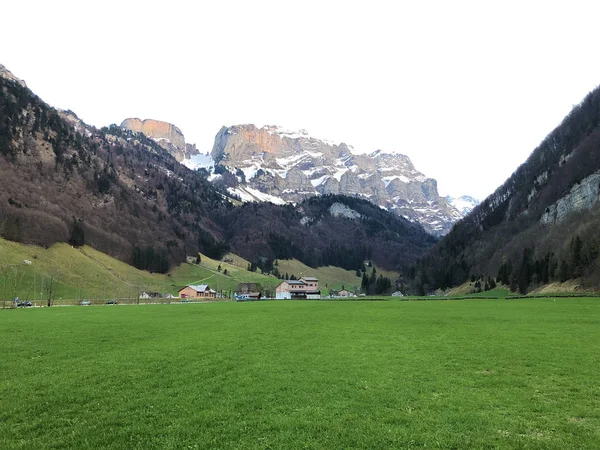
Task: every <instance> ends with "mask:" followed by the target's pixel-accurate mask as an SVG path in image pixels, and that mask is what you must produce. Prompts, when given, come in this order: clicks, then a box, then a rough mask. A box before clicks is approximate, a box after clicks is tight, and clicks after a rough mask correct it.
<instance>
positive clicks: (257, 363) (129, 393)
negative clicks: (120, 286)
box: [0, 298, 600, 449]
mask: <svg viewBox="0 0 600 450" xmlns="http://www.w3.org/2000/svg"><path fill="white" fill-rule="evenodd" d="M0 341H1V342H2V343H3V357H2V358H0V373H2V374H4V376H3V377H2V378H0V448H3V449H13V448H82V449H85V448H133V449H135V448H140V449H141V448H250V449H252V448H257V449H259V448H260V449H264V448H288V449H294V448H316V449H318V448H321V449H330V448H365V449H373V448H424V447H427V448H530V449H565V448H598V447H600V431H599V430H600V412H599V410H598V407H597V405H598V403H599V402H600V388H599V387H598V383H597V382H596V380H597V373H598V372H599V371H600V359H598V357H597V348H598V345H599V344H600V302H598V300H596V299H580V298H577V299H557V300H556V301H552V300H547V299H546V300H537V299H536V300H516V301H506V300H478V301H444V302H440V301H430V302H323V301H321V302H310V301H304V302H291V301H285V302H283V301H281V302H274V301H273V302H256V303H213V304H204V305H200V304H197V305H193V304H192V305H150V306H139V307H136V306H132V307H120V306H118V307H112V308H111V307H90V308H82V307H78V308H50V309H29V310H14V311H3V312H0Z"/></svg>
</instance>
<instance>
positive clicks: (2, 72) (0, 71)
mask: <svg viewBox="0 0 600 450" xmlns="http://www.w3.org/2000/svg"><path fill="white" fill-rule="evenodd" d="M0 77H2V78H6V79H7V80H11V81H15V82H17V83H18V84H20V85H21V86H23V87H27V84H26V83H25V81H23V80H21V79H20V78H17V77H15V76H14V75H13V73H12V72H11V71H10V70H8V69H7V68H6V67H4V66H3V65H2V64H0Z"/></svg>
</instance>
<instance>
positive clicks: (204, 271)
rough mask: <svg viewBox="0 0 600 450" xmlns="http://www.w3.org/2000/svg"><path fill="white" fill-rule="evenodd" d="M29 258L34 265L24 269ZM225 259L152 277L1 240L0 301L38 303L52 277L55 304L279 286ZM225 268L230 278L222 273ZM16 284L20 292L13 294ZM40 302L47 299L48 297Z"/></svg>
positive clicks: (67, 251) (335, 279)
mask: <svg viewBox="0 0 600 450" xmlns="http://www.w3.org/2000/svg"><path fill="white" fill-rule="evenodd" d="M25 259H26V260H29V261H31V262H32V264H31V265H25V264H23V260H25ZM225 259H227V260H231V261H232V262H231V263H225V262H222V261H217V260H214V259H211V258H209V257H207V256H204V255H202V257H201V262H200V264H199V265H196V264H190V263H184V264H181V265H180V266H178V267H175V268H173V269H172V270H171V271H170V272H169V273H168V274H167V275H162V274H151V273H149V272H146V271H143V270H138V269H136V268H135V267H132V266H129V265H127V264H125V263H123V262H121V261H119V260H116V259H114V258H112V257H110V256H108V255H106V254H104V253H101V252H98V251H96V250H94V249H93V248H91V247H88V246H84V247H82V248H79V249H77V248H73V247H71V246H70V245H68V244H55V245H53V246H51V247H50V248H48V249H44V248H42V247H37V246H29V245H23V244H19V243H16V242H11V241H6V240H4V239H1V238H0V301H5V300H6V301H8V299H10V298H11V297H14V296H18V297H19V298H20V299H22V300H31V301H37V302H38V303H39V302H40V291H41V290H43V289H42V282H43V283H44V284H45V285H46V286H47V284H48V280H49V278H50V277H54V279H55V291H56V294H55V298H56V299H57V300H59V299H75V300H77V299H100V300H104V299H105V298H108V299H109V298H137V296H138V295H139V294H140V293H141V292H143V291H154V292H164V293H167V292H169V293H171V294H174V295H176V294H177V291H178V289H180V288H181V287H182V286H185V285H186V284H201V283H206V284H208V285H209V286H210V287H211V288H213V289H215V290H219V291H220V290H223V291H232V290H234V289H235V287H236V286H237V285H238V284H239V283H244V282H248V283H249V282H252V283H259V284H260V285H261V286H262V287H263V288H271V289H272V288H274V287H275V286H276V285H277V284H279V282H280V280H278V279H276V278H275V277H272V276H266V275H263V274H261V273H260V272H248V271H247V267H248V261H246V260H244V259H243V258H240V257H239V256H236V255H233V254H229V255H226V257H225ZM278 264H279V266H278V268H279V270H280V272H282V273H285V272H287V273H288V274H290V275H291V274H294V275H296V276H300V275H301V274H302V275H303V276H315V277H317V278H319V284H320V286H321V288H322V289H321V290H322V292H323V293H324V294H326V293H327V292H328V290H329V288H336V289H339V288H341V286H342V285H343V286H344V287H346V288H347V289H350V288H352V287H360V282H361V279H360V278H359V277H357V276H356V274H355V272H354V271H348V270H344V269H341V268H339V267H320V268H318V269H313V268H311V267H308V266H306V265H304V264H302V263H301V262H299V261H297V260H280V261H279V262H278ZM219 265H220V266H221V271H220V272H219V271H218V267H219ZM225 269H227V275H224V273H223V272H224V271H225ZM369 270H371V269H370V268H369ZM377 273H378V274H379V273H381V274H383V275H385V276H389V277H392V280H394V279H395V277H396V276H397V275H396V274H395V273H393V272H387V271H382V270H381V269H379V268H377ZM15 283H16V290H15V289H13V287H14V286H15ZM13 291H14V292H13ZM42 297H43V298H45V294H43V295H42ZM59 302H60V301H59Z"/></svg>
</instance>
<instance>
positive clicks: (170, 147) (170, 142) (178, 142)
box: [121, 118, 199, 162]
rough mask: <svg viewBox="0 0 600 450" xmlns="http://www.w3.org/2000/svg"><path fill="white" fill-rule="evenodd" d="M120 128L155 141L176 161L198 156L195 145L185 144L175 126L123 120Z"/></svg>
mask: <svg viewBox="0 0 600 450" xmlns="http://www.w3.org/2000/svg"><path fill="white" fill-rule="evenodd" d="M121 127H123V128H125V129H127V130H131V131H135V132H137V133H143V134H145V135H146V136H148V137H149V138H151V139H153V140H155V141H156V142H157V143H158V144H159V145H160V146H161V147H163V148H164V149H166V150H167V151H169V152H170V153H171V154H172V155H173V156H174V157H175V159H176V160H177V161H180V162H181V161H183V160H184V159H186V158H189V157H190V156H191V155H196V154H198V153H199V152H198V150H197V149H196V146H195V145H190V144H186V142H185V137H184V136H183V133H182V132H181V130H180V129H179V128H177V127H176V126H175V125H173V124H171V123H168V122H162V121H160V120H154V119H145V120H141V119H138V118H129V119H125V120H124V121H123V122H122V123H121Z"/></svg>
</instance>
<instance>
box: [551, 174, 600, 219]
mask: <svg viewBox="0 0 600 450" xmlns="http://www.w3.org/2000/svg"><path fill="white" fill-rule="evenodd" d="M598 200H600V172H596V173H593V174H592V175H590V176H589V177H586V178H584V179H583V180H581V182H579V183H577V184H575V185H574V186H573V187H571V190H570V191H569V193H568V194H567V195H565V196H564V197H561V198H560V199H559V200H558V201H557V202H556V203H554V204H553V205H550V206H549V207H547V208H546V211H545V212H544V214H543V215H542V217H541V219H540V222H541V223H545V224H555V223H559V222H561V221H562V220H563V219H564V218H565V217H567V216H568V215H569V214H571V213H572V212H575V211H582V210H586V209H591V208H592V207H593V206H594V205H595V204H596V203H598Z"/></svg>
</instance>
